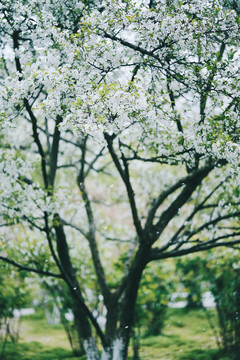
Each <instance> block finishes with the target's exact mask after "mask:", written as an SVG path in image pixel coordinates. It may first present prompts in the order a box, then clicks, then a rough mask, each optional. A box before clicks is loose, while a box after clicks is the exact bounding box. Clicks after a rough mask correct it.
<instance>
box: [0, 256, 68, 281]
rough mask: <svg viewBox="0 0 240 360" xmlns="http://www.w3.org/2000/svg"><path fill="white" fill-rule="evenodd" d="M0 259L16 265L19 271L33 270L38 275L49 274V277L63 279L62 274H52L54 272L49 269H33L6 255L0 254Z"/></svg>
mask: <svg viewBox="0 0 240 360" xmlns="http://www.w3.org/2000/svg"><path fill="white" fill-rule="evenodd" d="M0 260H3V261H5V262H7V263H8V264H11V265H13V266H15V267H17V268H18V269H19V271H28V272H34V273H36V274H39V275H44V276H51V277H55V278H58V279H63V275H62V274H54V273H52V272H50V271H44V270H39V269H33V268H30V267H28V266H25V265H21V264H19V263H17V262H16V261H13V260H10V259H8V258H7V257H4V256H0Z"/></svg>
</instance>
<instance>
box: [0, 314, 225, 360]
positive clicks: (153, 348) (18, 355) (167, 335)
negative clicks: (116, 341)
mask: <svg viewBox="0 0 240 360" xmlns="http://www.w3.org/2000/svg"><path fill="white" fill-rule="evenodd" d="M208 314H210V316H211V319H212V321H213V322H214V323H215V324H216V316H215V313H214V310H208ZM143 332H144V329H142V333H143ZM131 355H132V349H131V348H130V356H129V360H130V359H131V358H132V356H131ZM140 356H141V360H229V358H228V357H224V356H223V355H220V353H219V351H218V349H217V344H216V340H215V338H214V334H213V331H212V329H211V327H210V325H209V322H208V320H207V316H206V312H205V311H204V310H194V311H193V310H192V311H186V310H185V309H169V310H168V317H167V320H166V325H165V328H164V331H163V334H162V335H161V336H153V337H147V338H144V337H143V338H142V339H141V351H140ZM21 359H22V360H80V358H77V357H73V356H72V353H71V350H70V346H69V344H68V341H67V337H66V334H65V333H64V330H63V328H62V326H61V325H49V324H48V323H47V322H46V320H45V319H44V318H43V317H39V316H37V315H30V316H25V317H23V319H22V325H21V339H20V341H19V343H18V344H17V345H16V344H10V343H9V344H7V348H6V353H5V359H4V360H21ZM81 360H84V357H82V358H81Z"/></svg>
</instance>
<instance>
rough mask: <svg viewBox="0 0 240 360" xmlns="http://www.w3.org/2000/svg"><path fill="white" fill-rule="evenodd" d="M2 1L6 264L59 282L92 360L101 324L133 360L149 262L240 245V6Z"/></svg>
mask: <svg viewBox="0 0 240 360" xmlns="http://www.w3.org/2000/svg"><path fill="white" fill-rule="evenodd" d="M0 9H1V14H2V15H1V17H0V30H1V55H2V60H1V88H0V96H1V105H0V106H1V108H0V113H1V119H2V120H1V126H2V144H1V149H0V150H1V152H0V157H1V165H0V166H1V175H0V176H1V179H0V180H1V181H0V192H1V205H0V206H1V210H0V213H1V216H2V236H3V237H2V239H3V240H2V242H3V245H2V248H3V249H4V251H5V252H6V253H3V255H1V256H0V259H1V260H3V261H5V262H8V263H9V264H12V265H13V266H16V267H18V268H19V269H20V270H24V271H33V272H36V273H38V274H39V275H41V276H49V277H52V278H55V279H62V281H65V283H66V285H67V286H68V289H69V294H70V296H71V298H72V303H73V313H74V317H75V322H76V325H77V330H78V336H79V339H80V341H82V342H83V346H84V349H85V352H86V354H87V358H88V359H94V360H97V359H98V358H99V354H98V349H97V346H96V342H95V340H94V334H93V328H94V329H95V332H96V334H97V336H98V338H99V339H100V341H101V345H102V359H104V360H105V359H115V360H116V359H118V360H120V359H126V358H127V351H128V344H129V339H130V336H131V333H132V327H133V323H134V309H135V305H136V298H137V293H138V289H139V286H140V281H141V278H142V274H143V272H144V269H145V267H146V265H147V264H148V263H149V262H151V261H155V260H163V259H167V258H173V257H177V256H183V255H186V254H189V253H194V252H198V251H203V250H208V249H211V248H214V247H219V246H236V245H237V244H239V243H240V240H239V234H240V232H239V226H238V223H237V220H238V217H239V215H240V208H239V175H238V166H239V158H240V157H239V155H240V154H239V130H240V129H239V88H240V86H239V76H238V71H239V34H240V31H239V17H238V14H237V12H236V11H235V10H228V9H224V8H222V5H221V3H219V2H218V1H215V0H206V1H202V2H201V3H199V2H198V1H195V0H193V1H185V2H179V1H172V2H169V1H166V2H165V1H159V2H158V3H157V4H154V6H153V4H152V3H150V5H149V4H146V2H144V1H140V2H138V3H135V2H134V1H128V2H122V1H117V2H116V1H114V2H111V1H102V2H101V3H97V2H96V3H85V2H81V1H77V0H66V1H65V2H63V3H62V2H61V3H60V4H56V3H55V2H53V3H52V2H49V1H47V0H46V1H45V0H42V1H37V2H35V1H21V0H18V1H15V2H14V3H13V2H10V1H9V0H1V1H0ZM9 226H10V227H11V232H10V231H9ZM20 226H21V227H23V228H24V229H25V231H26V238H28V239H29V241H30V243H32V244H35V250H34V251H33V253H32V254H31V252H30V251H29V249H28V246H27V241H23V242H22V243H21V244H19V245H18V235H19V230H18V229H19V227H20ZM36 238H37V239H38V241H36ZM6 239H7V241H6ZM34 239H35V241H34ZM16 246H20V248H21V252H22V261H20V262H17V261H16V259H14V256H13V257H12V256H11V250H12V249H15V247H16ZM41 254H42V256H40V255H41ZM46 254H47V255H46ZM90 257H91V263H90V266H91V271H90V273H92V270H93V271H94V276H93V278H91V277H90V279H89V282H90V283H89V287H90V288H93V287H92V286H91V282H92V283H95V284H96V283H97V284H98V286H97V292H96V295H95V296H97V297H98V300H99V301H98V308H99V311H105V313H106V325H105V329H104V330H103V329H102V328H101V327H100V325H99V323H98V321H97V319H96V316H95V315H94V313H93V311H91V309H92V302H91V301H92V299H91V297H92V292H90V293H89V292H87V291H84V280H85V278H86V277H87V276H88V274H86V272H87V267H86V266H85V267H84V266H82V264H83V263H84V262H85V260H86V261H87V262H88V259H89V258H90ZM49 260H50V261H49ZM113 261H114V263H117V264H118V266H117V268H116V266H112V263H113ZM88 265H89V263H88ZM110 268H111V271H110ZM106 269H107V270H106Z"/></svg>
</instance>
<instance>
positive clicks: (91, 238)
mask: <svg viewBox="0 0 240 360" xmlns="http://www.w3.org/2000/svg"><path fill="white" fill-rule="evenodd" d="M86 141H87V138H85V140H84V142H83V144H82V146H81V148H82V158H81V169H80V172H79V175H78V179H77V183H78V187H79V189H80V191H81V194H82V198H83V201H84V205H85V210H86V213H87V218H88V224H89V232H88V234H87V236H86V238H87V239H88V242H89V246H90V250H91V254H92V259H93V263H94V268H95V271H96V275H97V278H98V282H99V286H100V287H101V290H102V293H103V297H104V300H105V301H106V304H107V302H108V301H109V297H110V295H111V293H110V290H109V288H108V285H107V282H106V277H105V272H104V269H103V266H102V262H101V259H100V256H99V251H98V247H97V241H96V225H95V220H94V216H93V211H92V206H91V202H90V199H89V197H88V194H87V191H86V188H85V184H84V180H85V173H84V165H85V155H86Z"/></svg>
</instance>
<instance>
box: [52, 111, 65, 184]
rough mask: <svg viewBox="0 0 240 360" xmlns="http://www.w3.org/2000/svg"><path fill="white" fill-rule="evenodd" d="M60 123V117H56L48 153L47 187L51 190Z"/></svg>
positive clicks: (54, 172)
mask: <svg viewBox="0 0 240 360" xmlns="http://www.w3.org/2000/svg"><path fill="white" fill-rule="evenodd" d="M61 122H62V117H61V116H59V115H57V119H56V124H55V129H54V134H53V141H52V148H51V153H50V163H49V185H50V186H51V188H53V186H54V181H55V175H56V171H57V160H58V149H59V141H60V131H59V124H60V123H61Z"/></svg>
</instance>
